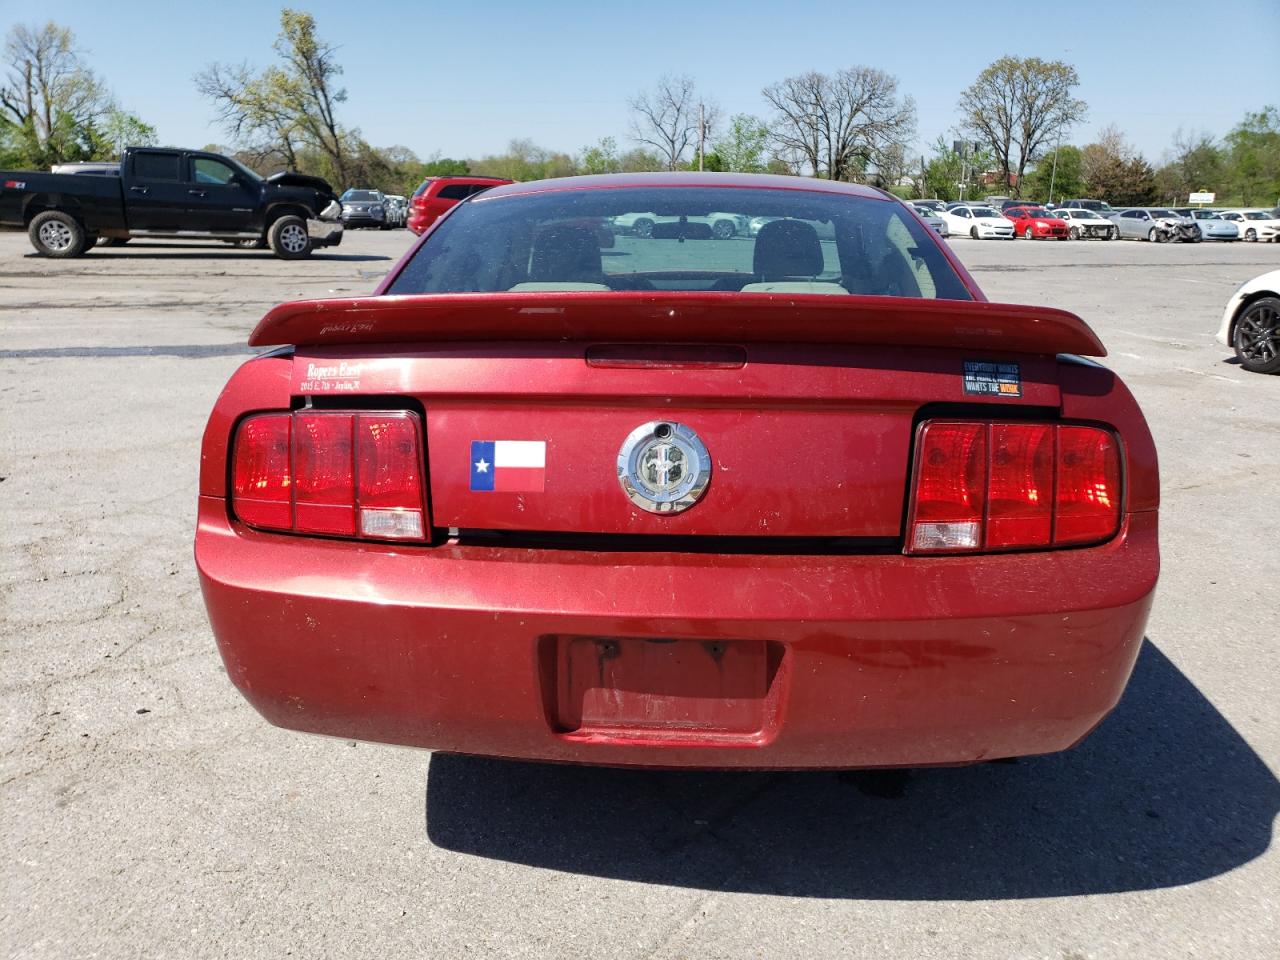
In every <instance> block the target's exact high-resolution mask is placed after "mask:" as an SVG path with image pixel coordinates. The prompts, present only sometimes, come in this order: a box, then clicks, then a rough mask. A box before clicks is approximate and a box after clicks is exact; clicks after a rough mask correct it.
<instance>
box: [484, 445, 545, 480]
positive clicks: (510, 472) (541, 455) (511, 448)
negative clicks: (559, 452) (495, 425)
mask: <svg viewBox="0 0 1280 960" xmlns="http://www.w3.org/2000/svg"><path fill="white" fill-rule="evenodd" d="M546 475H547V443H546V441H545V440H472V441H471V489H472V490H478V491H483V492H486V493H488V492H491V491H496V492H498V493H541V492H542V491H543V489H544V488H545V485H546Z"/></svg>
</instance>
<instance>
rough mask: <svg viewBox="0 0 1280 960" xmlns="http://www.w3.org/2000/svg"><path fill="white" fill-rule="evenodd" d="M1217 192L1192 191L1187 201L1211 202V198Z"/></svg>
mask: <svg viewBox="0 0 1280 960" xmlns="http://www.w3.org/2000/svg"><path fill="white" fill-rule="evenodd" d="M1215 196H1217V194H1213V193H1193V194H1192V195H1191V198H1190V199H1189V200H1187V203H1213V198H1214V197H1215Z"/></svg>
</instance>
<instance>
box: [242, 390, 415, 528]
mask: <svg viewBox="0 0 1280 960" xmlns="http://www.w3.org/2000/svg"><path fill="white" fill-rule="evenodd" d="M425 465H426V460H425V458H424V456H423V452H422V424H421V421H420V420H419V418H418V417H417V415H416V414H413V413H409V412H363V411H338V410H332V411H331V410H299V411H296V412H294V413H263V414H256V415H254V416H251V417H247V418H246V419H244V420H242V421H241V422H240V426H239V428H238V429H237V431H236V438H235V446H234V452H233V454H232V478H231V480H232V482H231V506H232V509H233V510H234V511H235V514H236V516H237V517H239V518H240V520H242V521H243V522H245V523H247V524H249V525H250V526H252V527H259V528H261V529H265V530H284V531H289V532H291V533H306V534H320V535H325V536H335V537H360V538H366V539H371V540H417V541H422V540H425V539H426V538H427V515H426V496H425V484H424V482H423V473H424V470H425Z"/></svg>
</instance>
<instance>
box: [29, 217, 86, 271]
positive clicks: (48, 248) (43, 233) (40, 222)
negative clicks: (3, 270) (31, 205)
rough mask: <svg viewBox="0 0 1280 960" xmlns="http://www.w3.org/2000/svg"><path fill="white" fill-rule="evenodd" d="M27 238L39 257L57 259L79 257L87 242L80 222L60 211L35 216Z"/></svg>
mask: <svg viewBox="0 0 1280 960" xmlns="http://www.w3.org/2000/svg"><path fill="white" fill-rule="evenodd" d="M27 236H29V237H30V238H31V245H32V246H33V247H35V248H36V252H37V253H39V254H40V255H41V256H45V257H57V258H59V259H65V258H67V257H78V256H80V254H82V253H84V251H85V246H86V245H87V241H88V237H86V236H85V232H84V227H82V226H80V221H78V220H77V219H76V218H75V217H73V216H71V214H69V213H63V212H62V211H61V210H46V211H45V212H44V213H38V214H36V215H35V216H34V217H33V218H32V220H31V225H30V226H29V227H27Z"/></svg>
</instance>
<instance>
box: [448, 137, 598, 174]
mask: <svg viewBox="0 0 1280 960" xmlns="http://www.w3.org/2000/svg"><path fill="white" fill-rule="evenodd" d="M467 162H468V163H469V164H470V165H471V168H472V169H473V170H474V171H475V172H476V173H478V174H482V175H484V176H488V177H506V178H507V179H509V180H543V179H546V178H547V177H571V176H573V175H574V174H576V173H578V172H579V171H578V165H577V163H576V162H575V161H574V159H573V157H571V156H569V155H568V154H566V153H559V152H556V151H553V150H548V149H546V148H545V147H541V146H539V145H538V144H536V143H534V142H533V141H532V140H530V139H528V138H525V137H517V138H516V139H514V140H511V141H509V142H508V143H507V151H506V153H498V154H489V155H488V156H484V157H480V158H479V159H476V160H469V161H467Z"/></svg>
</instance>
